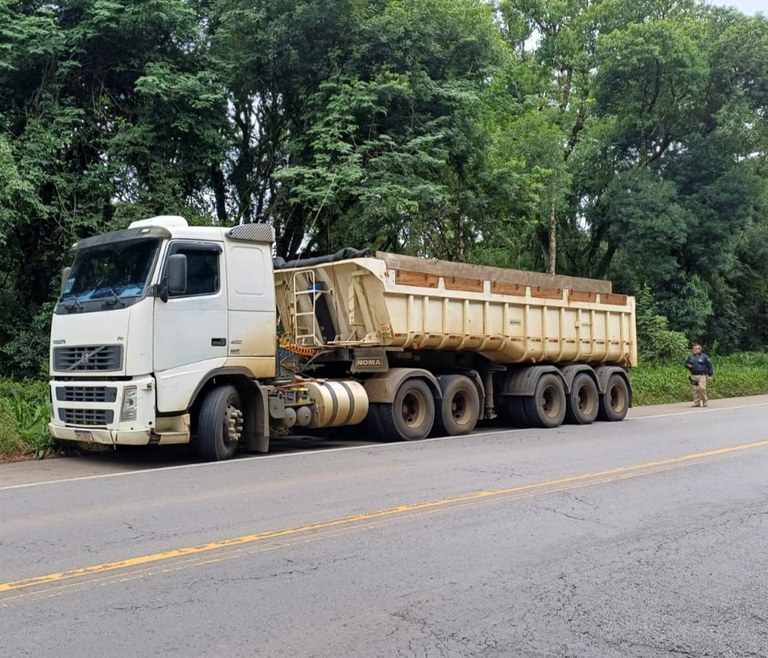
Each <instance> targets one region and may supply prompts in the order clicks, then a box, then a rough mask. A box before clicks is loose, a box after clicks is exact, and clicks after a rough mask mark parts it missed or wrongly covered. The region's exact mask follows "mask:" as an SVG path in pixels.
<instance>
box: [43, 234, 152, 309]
mask: <svg viewBox="0 0 768 658" xmlns="http://www.w3.org/2000/svg"><path fill="white" fill-rule="evenodd" d="M159 245H160V241H159V240H157V239H155V238H144V239H139V240H129V241H122V242H114V243H112V244H104V245H98V246H95V247H90V248H88V249H83V250H81V251H78V252H77V253H76V254H75V262H74V264H73V265H72V270H71V272H70V274H69V277H68V278H67V281H66V283H65V284H64V291H63V292H62V295H61V297H60V298H59V304H58V307H57V311H59V312H65V313H66V312H70V313H71V312H73V311H90V310H104V309H106V308H109V307H115V308H122V307H124V306H128V305H129V304H132V303H133V302H135V301H137V300H138V299H139V298H140V297H141V296H142V295H143V294H144V292H145V291H146V288H147V285H148V284H149V279H150V275H151V274H152V268H153V266H154V263H155V260H156V257H157V252H158V248H159ZM91 302H95V303H91Z"/></svg>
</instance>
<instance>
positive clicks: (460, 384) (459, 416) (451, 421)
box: [434, 375, 480, 436]
mask: <svg viewBox="0 0 768 658" xmlns="http://www.w3.org/2000/svg"><path fill="white" fill-rule="evenodd" d="M440 391H441V393H442V395H443V397H442V399H441V400H435V432H434V433H435V434H436V435H438V436H443V435H448V436H459V435H460V434H469V433H470V432H471V431H472V430H473V429H475V425H477V421H478V419H479V418H480V395H479V393H478V392H477V387H476V386H475V385H474V384H473V383H472V380H471V379H470V378H469V377H465V376H464V375H446V376H445V377H441V378H440Z"/></svg>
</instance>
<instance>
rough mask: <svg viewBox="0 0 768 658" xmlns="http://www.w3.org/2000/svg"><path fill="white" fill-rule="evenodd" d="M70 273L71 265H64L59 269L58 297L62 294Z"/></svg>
mask: <svg viewBox="0 0 768 658" xmlns="http://www.w3.org/2000/svg"><path fill="white" fill-rule="evenodd" d="M70 274H72V268H71V267H65V268H64V269H63V270H62V271H61V290H59V297H61V296H62V295H63V294H64V290H65V289H66V287H67V281H69V275H70Z"/></svg>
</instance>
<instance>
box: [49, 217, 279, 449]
mask: <svg viewBox="0 0 768 658" xmlns="http://www.w3.org/2000/svg"><path fill="white" fill-rule="evenodd" d="M273 241H274V234H273V230H272V228H271V227H269V226H267V225H263V224H251V225H244V226H236V227H234V228H221V227H189V226H188V225H187V222H186V220H184V218H182V217H175V216H162V217H154V218H151V219H147V220H142V221H138V222H134V223H133V224H131V225H130V227H129V228H128V229H126V230H122V231H116V232H113V233H108V234H105V235H99V236H96V237H92V238H86V239H84V240H81V241H80V242H78V243H76V244H75V245H74V246H73V249H72V251H73V255H74V262H73V264H72V267H71V268H68V269H67V270H66V271H65V275H64V280H63V285H62V294H61V297H60V298H59V301H58V303H57V305H56V308H55V311H54V315H53V322H52V329H51V354H50V374H51V398H52V408H53V413H52V419H51V422H50V426H49V427H50V431H51V433H52V435H53V436H54V437H55V438H58V439H68V440H75V441H93V442H97V443H105V444H114V445H117V444H128V445H146V444H149V443H159V444H163V443H187V442H189V440H190V424H191V422H190V410H191V407H192V406H193V404H194V402H195V399H196V395H197V394H198V393H199V391H200V390H201V389H202V388H203V387H205V386H206V385H207V384H208V383H209V382H211V381H213V380H214V379H215V378H217V377H218V378H226V377H228V376H234V375H237V376H239V377H242V378H245V379H256V378H269V377H274V375H275V344H276V336H275V325H276V323H275V298H274V285H273V277H272V243H273ZM174 276H175V277H176V279H177V280H176V281H174Z"/></svg>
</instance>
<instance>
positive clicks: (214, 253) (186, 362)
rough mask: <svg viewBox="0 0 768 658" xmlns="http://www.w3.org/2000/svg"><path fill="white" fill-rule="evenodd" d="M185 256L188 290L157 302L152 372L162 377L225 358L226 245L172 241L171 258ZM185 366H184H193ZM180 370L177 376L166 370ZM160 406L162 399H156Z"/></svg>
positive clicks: (182, 373) (186, 373)
mask: <svg viewBox="0 0 768 658" xmlns="http://www.w3.org/2000/svg"><path fill="white" fill-rule="evenodd" d="M172 254H184V255H185V256H186V257H187V289H186V291H185V292H184V293H181V294H176V295H171V296H169V298H168V301H167V302H163V301H161V300H160V299H159V298H157V299H156V300H155V331H154V345H153V347H154V349H153V354H154V370H155V374H156V376H157V377H158V378H161V377H163V378H166V379H169V378H174V377H175V376H177V375H178V376H180V377H185V376H186V377H188V376H189V375H190V374H191V373H192V371H197V370H199V371H201V372H202V371H208V370H210V369H212V368H214V367H217V365H220V364H213V363H211V361H212V360H217V359H221V360H223V359H225V358H226V356H227V333H228V326H227V324H228V323H227V295H226V285H225V283H226V282H225V281H224V280H223V277H224V271H225V268H224V267H223V265H222V262H221V261H222V247H221V245H220V244H218V243H215V242H210V243H208V242H194V243H190V242H174V243H171V245H170V247H169V251H168V255H169V256H170V255H172ZM190 364H191V365H192V367H187V368H181V367H182V366H190ZM173 369H179V371H178V372H177V373H173V372H165V375H164V376H162V375H161V374H160V373H163V372H164V371H172V370H173ZM158 402H159V400H158Z"/></svg>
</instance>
